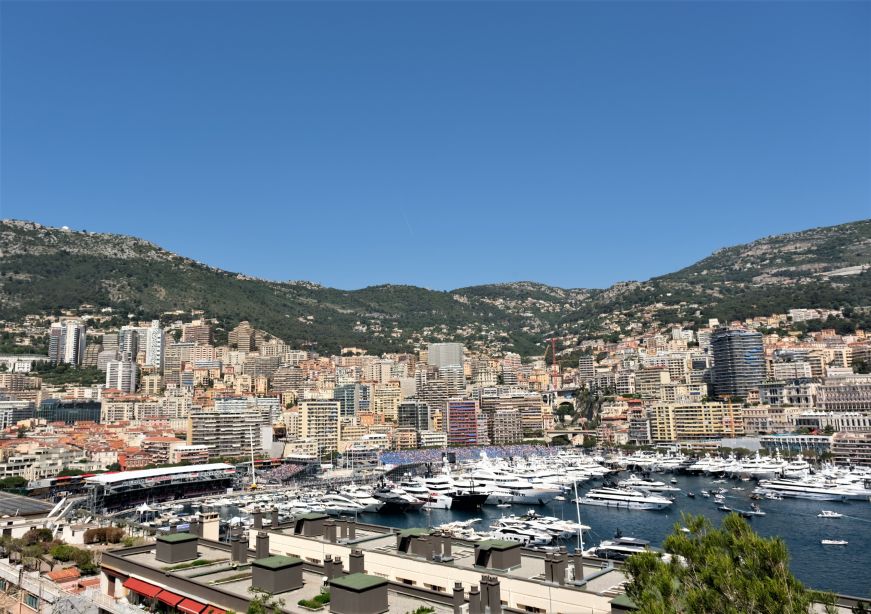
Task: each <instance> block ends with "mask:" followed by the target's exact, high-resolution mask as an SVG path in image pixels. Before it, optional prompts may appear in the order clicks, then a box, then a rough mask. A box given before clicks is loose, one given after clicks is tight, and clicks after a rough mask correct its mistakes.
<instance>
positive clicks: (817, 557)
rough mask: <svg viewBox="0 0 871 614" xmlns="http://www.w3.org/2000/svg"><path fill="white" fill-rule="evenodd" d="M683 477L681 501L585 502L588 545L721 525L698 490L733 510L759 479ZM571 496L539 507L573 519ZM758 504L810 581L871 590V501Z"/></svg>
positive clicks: (458, 516)
mask: <svg viewBox="0 0 871 614" xmlns="http://www.w3.org/2000/svg"><path fill="white" fill-rule="evenodd" d="M655 479H660V480H662V479H666V480H667V479H668V477H666V476H658V477H656V478H655ZM677 479H678V484H677V486H678V487H679V488H681V489H682V491H681V492H679V493H673V494H675V495H676V500H675V502H674V505H672V506H671V509H669V510H663V511H644V510H619V509H607V508H601V507H585V506H581V522H582V523H583V524H585V525H588V526H590V527H591V529H590V531H589V532H587V533H585V535H584V540H585V541H584V547H585V548H586V547H589V546H590V545H593V544H598V543H599V542H600V541H602V540H603V539H609V538H611V537H613V535H614V533H615V532H616V531H618V530H619V531H622V532H623V534H624V535H627V536H632V537H640V538H643V539H647V540H650V542H651V543H652V544H654V545H660V544H661V542H662V540H663V539H664V538H665V537H666V536H667V535H668V534H669V533H670V532H671V531H672V530H673V528H674V525H675V524H680V523H681V515H682V514H683V513H689V514H702V515H704V516H706V517H708V518H709V519H710V520H711V521H712V522H713V523H714V524H715V525H719V523H720V522H721V520H722V518H723V516H724V515H725V514H724V512H721V511H719V510H718V509H717V506H716V505H715V504H714V502H713V498H710V499H705V498H703V497H701V496H700V495H699V494H698V493H699V491H701V490H710V489H711V488H717V487H724V488H729V489H730V490H729V492H728V493H727V494H726V505H727V506H729V507H732V508H733V509H735V508H737V509H750V503H751V502H752V501H751V499H750V498H749V495H750V494H751V493H752V490H753V488H754V486H755V482H742V481H738V480H728V481H727V482H726V483H724V484H711V478H708V477H702V476H689V475H679V476H677ZM598 485H600V482H587V483H585V484H582V485H579V488H580V492H581V494H583V493H584V492H586V491H587V490H588V489H589V488H592V487H595V486H598ZM732 487H738V488H743V490H731V488H732ZM687 492H694V493H695V494H696V498H695V499H691V498H689V497H687V496H686V493H687ZM573 496H574V495H572V496H568V495H567V496H566V501H564V502H561V501H553V502H551V503H549V504H548V505H545V506H536V507H535V508H534V509H535V510H536V511H537V512H538V513H540V514H543V515H551V516H557V517H560V518H569V519H575V518H576V508H575V504H574V503H572V502H571V498H572V497H573ZM758 503H759V504H760V506H761V508H762V510H763V511H765V512H766V515H765V516H756V517H753V518H751V519H749V520H748V522H749V523H750V525H751V526H752V527H753V529H754V530H756V531H757V532H758V533H760V534H761V535H765V536H769V537H771V536H777V537H780V538H782V539H783V540H784V542H786V545H787V546H788V547H789V553H790V559H791V561H790V565H791V568H792V570H793V573H795V575H796V576H797V577H798V578H799V579H800V580H802V581H803V582H804V583H805V584H806V585H808V586H811V587H813V588H816V589H821V590H829V591H834V592H837V593H840V594H845V595H852V596H857V597H869V596H871V503H869V502H868V501H851V502H848V503H840V502H835V501H809V500H803V499H784V500H782V501H771V500H765V499H763V500H762V501H758ZM529 509H530V506H524V505H514V506H512V507H511V508H501V509H500V508H497V507H495V506H484V508H483V509H482V510H480V511H478V512H459V511H451V510H431V511H429V512H421V513H417V514H399V515H387V514H366V515H364V516H365V517H363V518H361V520H365V521H367V522H373V523H377V524H384V525H388V526H393V527H397V528H407V527H415V526H437V525H440V524H443V523H446V522H451V521H453V520H466V519H470V518H481V519H482V521H481V522H480V523H479V524H478V525H476V526H477V527H478V530H484V529H486V527H487V526H489V524H490V523H491V522H493V521H494V520H496V519H498V518H499V516H502V515H509V514H523V513H525V512H526V511H527V510H529ZM824 509H829V510H833V511H836V512H840V513H842V514H844V516H843V518H836V519H829V518H817V514H819V513H820V511H821V510H824ZM823 539H845V540H847V541H848V542H849V544H848V545H846V546H824V545H822V544H820V540H823ZM575 544H576V540H568V541H567V542H566V546H568V547H569V549H572V548H573V546H574V545H575Z"/></svg>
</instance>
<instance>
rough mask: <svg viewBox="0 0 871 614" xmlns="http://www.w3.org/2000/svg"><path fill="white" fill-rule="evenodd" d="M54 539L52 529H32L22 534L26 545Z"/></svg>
mask: <svg viewBox="0 0 871 614" xmlns="http://www.w3.org/2000/svg"><path fill="white" fill-rule="evenodd" d="M52 539H54V533H52V532H51V529H30V530H29V531H27V533H25V534H24V535H22V536H21V541H22V542H23V543H24V545H25V546H32V545H34V544H40V543H47V542H50V541H51V540H52Z"/></svg>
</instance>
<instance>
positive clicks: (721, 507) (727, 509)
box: [717, 505, 732, 512]
mask: <svg viewBox="0 0 871 614" xmlns="http://www.w3.org/2000/svg"><path fill="white" fill-rule="evenodd" d="M717 509H718V510H720V511H721V512H731V511H732V508H731V507H729V506H728V505H718V506H717Z"/></svg>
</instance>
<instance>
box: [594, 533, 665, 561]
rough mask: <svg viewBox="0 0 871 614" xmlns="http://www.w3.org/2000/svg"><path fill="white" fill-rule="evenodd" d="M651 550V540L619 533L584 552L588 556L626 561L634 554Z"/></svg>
mask: <svg viewBox="0 0 871 614" xmlns="http://www.w3.org/2000/svg"><path fill="white" fill-rule="evenodd" d="M650 550H651V548H650V542H649V541H647V540H646V539H638V538H637V537H623V536H622V535H620V534H619V533H618V534H617V535H615V536H614V539H606V540H604V541H603V542H601V543H600V544H599V545H598V546H593V547H592V548H590V549H589V550H587V551H586V552H584V554H585V555H587V556H595V557H598V558H600V559H609V560H613V561H625V560H626V559H628V558H629V557H630V556H632V555H633V554H638V553H639V552H649V551H650Z"/></svg>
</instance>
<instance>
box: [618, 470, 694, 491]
mask: <svg viewBox="0 0 871 614" xmlns="http://www.w3.org/2000/svg"><path fill="white" fill-rule="evenodd" d="M617 485H618V486H620V487H621V488H630V489H634V490H643V491H645V492H679V491H680V488H678V487H677V486H672V485H670V484H666V483H665V482H659V481H657V480H646V479H644V478H639V477H637V476H636V475H635V474H634V473H632V474H630V475H629V477H628V478H627V479H625V480H621V481H620V482H618V483H617Z"/></svg>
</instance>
